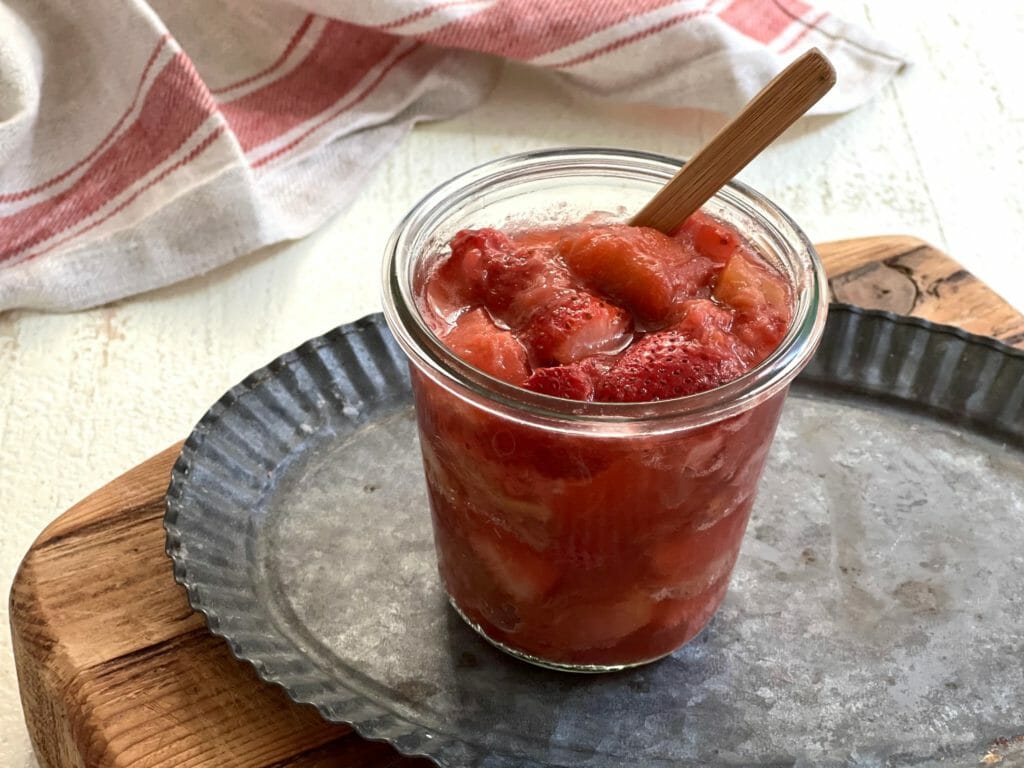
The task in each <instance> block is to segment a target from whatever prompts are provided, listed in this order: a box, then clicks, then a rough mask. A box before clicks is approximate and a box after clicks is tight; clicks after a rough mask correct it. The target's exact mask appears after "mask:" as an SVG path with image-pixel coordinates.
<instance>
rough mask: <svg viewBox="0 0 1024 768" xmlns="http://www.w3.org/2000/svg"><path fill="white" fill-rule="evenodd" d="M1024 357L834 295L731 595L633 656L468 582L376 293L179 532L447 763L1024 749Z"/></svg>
mask: <svg viewBox="0 0 1024 768" xmlns="http://www.w3.org/2000/svg"><path fill="white" fill-rule="evenodd" d="M907 360H912V361H914V365H913V366H909V365H908V364H907ZM1021 381H1024V356H1022V355H1021V354H1020V353H1016V352H1013V351H1011V350H1009V349H1008V348H1005V347H1002V346H1001V345H996V344H993V343H991V342H988V341H984V340H979V339H975V338H973V337H968V336H967V335H966V334H963V333H962V332H958V331H952V330H948V329H942V328H941V327H936V326H931V325H929V324H926V323H921V322H917V321H907V320H903V319H895V318H892V317H891V316H886V315H882V314H879V313H864V312H860V311H856V310H852V309H846V308H836V309H834V310H833V312H832V315H831V317H830V321H829V328H828V331H827V334H826V339H825V342H824V346H823V352H822V353H821V354H820V355H819V357H818V358H817V359H816V361H815V363H814V364H813V365H812V367H811V368H810V369H808V371H807V372H806V375H805V376H804V377H802V383H801V384H800V385H798V386H797V387H796V388H795V390H794V393H793V394H792V395H791V397H790V399H789V402H788V403H787V406H786V411H785V414H784V417H783V420H782V424H781V426H780V429H779V433H778V436H777V439H776V443H775V446H774V448H773V452H772V455H771V459H770V465H769V467H768V469H767V470H766V473H765V478H764V480H763V482H762V486H761V490H760V494H759V498H758V502H757V504H756V506H755V511H754V515H753V517H752V520H751V523H750V527H749V529H748V532H747V536H746V539H745V542H744V548H743V553H742V555H741V558H740V561H739V564H738V566H737V570H736V572H735V574H734V577H733V582H732V586H731V589H730V592H729V595H728V597H727V598H726V601H725V603H724V605H723V607H722V609H721V610H720V611H719V613H718V615H717V616H716V617H715V619H714V620H713V621H712V623H711V625H710V626H709V627H708V628H707V629H706V630H705V631H704V632H703V633H702V634H701V635H700V636H699V637H698V638H697V639H696V640H694V641H693V642H692V643H690V644H689V645H688V646H687V647H686V648H684V649H682V650H681V651H679V652H677V653H676V654H674V655H673V656H671V657H669V658H667V659H665V660H663V661H661V662H658V663H656V664H654V665H651V666H648V667H645V668H641V669H639V670H634V671H630V672H624V673H618V674H614V675H605V676H596V677H589V676H588V677H579V676H572V675H566V674H562V673H556V672H549V671H546V670H540V669H535V668H532V667H530V666H528V665H526V664H523V663H522V662H518V661H515V660H513V659H510V658H508V657H506V656H504V655H503V654H501V653H500V652H498V651H496V650H494V649H492V648H491V647H490V646H488V645H487V644H486V643H484V641H483V640H481V639H480V638H479V637H477V636H476V635H475V634H474V633H473V632H472V631H471V630H470V629H469V628H468V627H466V626H465V625H464V624H463V623H462V622H461V620H460V619H458V617H457V616H456V615H455V614H454V613H453V612H452V611H451V610H450V609H448V608H447V606H446V601H445V598H444V595H443V593H442V591H441V588H440V586H439V583H438V580H437V576H436V568H435V565H434V559H433V545H432V541H431V533H430V524H429V515H428V513H427V507H426V496H425V490H424V487H423V480H422V472H421V468H420V459H419V451H418V448H417V445H416V437H415V423H414V420H413V418H412V410H411V406H410V405H409V392H408V382H407V378H406V374H405V371H404V365H403V361H402V359H401V355H400V353H399V352H398V351H397V349H396V348H395V346H394V344H393V342H392V340H391V339H390V336H389V335H388V333H387V331H386V329H385V328H383V326H382V324H381V323H380V322H379V320H377V319H370V320H367V321H361V323H359V324H355V325H354V326H352V327H347V328H343V329H340V330H339V331H336V332H333V333H332V334H328V336H327V337H323V338H321V339H318V340H314V341H313V342H311V343H309V344H307V345H304V346H303V347H302V348H300V349H299V350H297V351H296V352H295V353H290V354H289V355H286V356H285V357H284V358H282V359H281V360H280V361H278V362H276V363H275V364H273V365H271V366H270V367H269V368H268V369H266V370H265V371H263V372H260V373H258V374H255V375H254V376H253V377H250V379H247V381H246V382H245V383H243V384H242V385H240V386H239V387H237V388H236V389H234V390H232V392H231V393H229V394H228V395H226V396H225V398H224V399H223V400H222V401H221V403H219V404H218V405H217V406H215V407H214V409H212V410H211V412H210V414H208V415H207V417H206V418H204V420H203V422H201V423H200V425H199V426H198V427H197V430H196V432H195V433H194V434H193V436H192V437H191V438H190V440H189V442H188V443H187V445H186V449H185V451H184V452H183V455H182V459H181V460H180V461H179V463H178V465H177V467H176V469H175V474H174V478H173V481H172V486H171V491H170V493H169V509H168V517H167V527H168V549H169V552H170V553H171V555H172V557H173V558H174V560H175V572H176V575H177V577H178V578H179V580H180V581H182V583H184V584H185V585H186V587H187V588H188V592H189V597H190V600H191V601H192V604H193V605H194V606H195V607H196V608H197V609H198V610H201V611H203V612H204V613H205V614H206V615H207V617H208V620H209V623H210V626H211V629H213V631H214V632H216V633H218V634H222V635H223V636H225V637H226V638H227V639H228V641H229V642H230V643H231V646H232V648H233V649H234V651H235V653H236V654H237V655H238V656H239V657H240V658H243V659H247V660H249V661H251V662H252V663H253V664H254V665H255V666H256V669H257V671H258V672H259V673H260V675H261V676H263V677H264V678H265V679H267V680H270V681H273V682H278V683H280V684H281V685H283V686H284V687H285V689H286V690H287V691H288V692H289V694H290V695H292V696H293V697H294V698H296V699H297V700H299V701H306V702H311V703H313V704H315V705H316V706H317V707H319V709H320V711H321V712H322V713H323V715H324V716H325V717H327V718H330V719H335V720H342V721H347V722H352V723H353V724H355V726H356V727H357V728H358V729H359V730H360V732H362V733H363V734H364V735H367V736H371V737H373V738H384V739H387V740H389V741H392V742H393V743H395V744H396V746H397V747H398V748H399V749H401V750H402V751H404V752H407V753H415V754H426V755H428V756H430V757H432V758H433V759H435V760H436V761H437V762H439V763H440V764H442V765H448V766H462V765H480V766H489V767H492V768H498V767H504V766H508V767H509V768H511V766H523V765H526V766H531V765H533V766H556V765H586V766H594V767H595V768H597V767H603V766H608V767H609V768H611V766H621V765H627V764H636V765H644V766H669V765H673V766H677V765H700V766H733V765H744V766H747V765H759V766H803V765H808V766H810V765H814V766H833V765H834V766H953V765H972V764H979V763H981V764H985V763H983V762H981V761H983V760H985V759H986V756H987V755H988V756H991V755H996V756H998V757H1000V759H1001V760H1004V761H1005V762H1002V765H1003V766H1008V765H1012V763H1011V762H1010V761H1012V760H1014V759H1015V758H1014V757H1013V756H1012V754H1010V753H1009V752H1006V755H1005V757H1003V756H1002V753H999V752H998V751H996V752H993V751H992V749H991V748H992V747H993V745H995V749H996V750H998V749H999V748H1000V747H999V746H998V744H999V742H998V740H999V739H1001V738H1002V739H1006V740H1007V742H1006V745H1010V746H1012V738H1013V737H1015V736H1017V735H1018V734H1021V733H1024V453H1022V450H1021V446H1022V444H1024V440H1022V435H1021V433H1022V430H1024V419H1022V417H1021V409H1022V407H1024V406H1022V403H1024V386H1021V384H1020V383H1021ZM883 401H884V402H883ZM993 435H995V436H996V438H995V439H993V437H992V436H993ZM1006 745H1004V747H1006V749H1007V750H1008V749H1009V747H1008V746H1006Z"/></svg>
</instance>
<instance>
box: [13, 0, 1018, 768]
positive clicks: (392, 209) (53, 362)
mask: <svg viewBox="0 0 1024 768" xmlns="http://www.w3.org/2000/svg"><path fill="white" fill-rule="evenodd" d="M821 4H822V5H823V6H826V7H828V8H830V9H834V10H835V11H836V12H837V13H839V14H840V15H843V16H845V17H846V18H848V19H850V20H851V21H857V22H860V23H862V24H864V25H865V26H867V27H870V28H873V29H874V30H875V31H876V32H877V33H878V34H880V35H882V36H884V37H885V38H887V39H888V40H889V41H891V42H893V43H896V44H897V45H899V46H901V47H903V49H904V50H906V51H907V53H908V54H909V56H910V59H911V61H912V62H913V64H912V66H911V67H910V68H909V69H907V70H906V71H905V72H904V73H903V74H902V75H900V76H899V77H898V78H897V79H896V80H895V81H894V82H893V83H892V84H890V85H889V86H887V87H886V89H885V90H884V91H883V92H882V93H881V94H880V95H879V96H878V98H876V99H875V100H874V101H873V102H871V103H869V104H867V105H865V106H863V107H861V108H860V109H858V110H857V111H855V112H853V113H851V114H848V115H844V116H840V117H837V118H821V119H814V120H807V121H803V122H802V123H800V124H798V126H797V127H795V128H794V129H793V130H791V131H790V132H789V133H788V134H787V135H786V136H785V137H784V138H783V139H782V140H780V142H779V143H777V144H776V145H775V146H773V147H772V148H770V149H769V150H768V151H767V152H766V153H765V154H764V155H763V156H762V157H761V158H759V159H758V160H757V161H756V162H755V163H754V164H753V165H751V166H750V167H749V168H748V169H747V170H746V171H745V172H744V173H743V174H742V176H741V178H742V179H743V180H745V181H747V182H748V183H750V184H752V185H753V186H754V187H756V188H757V189H759V190H761V191H763V192H765V193H766V194H768V195H769V197H771V198H773V199H774V200H776V201H777V202H778V203H780V204H781V205H782V206H783V208H785V209H786V210H788V211H789V212H790V213H791V214H792V215H793V216H794V218H796V219H797V221H798V222H800V223H801V225H802V226H803V227H804V228H805V229H806V231H807V232H808V234H809V235H810V236H811V238H812V239H814V240H817V241H823V240H830V239H839V238H845V237H855V236H859V235H873V234H885V233H901V234H912V235H916V236H918V237H921V238H924V239H926V240H929V241H931V242H932V243H934V244H935V245H937V246H939V247H942V248H944V249H945V250H946V251H947V252H949V253H950V254H951V255H953V256H954V257H955V258H957V259H958V260H960V261H961V262H962V263H963V264H964V265H965V266H966V267H967V268H968V269H969V270H971V271H972V272H974V273H975V274H976V275H978V276H979V277H980V278H981V279H982V280H985V281H986V282H988V283H989V284H991V285H992V286H994V287H995V288H996V289H997V290H998V291H1000V292H1001V293H1002V294H1003V295H1004V296H1005V297H1006V298H1007V299H1008V300H1009V301H1010V302H1011V303H1013V304H1014V305H1015V306H1017V307H1018V308H1021V309H1024V257H1022V255H1021V253H1020V250H1021V244H1022V243H1024V79H1022V78H1021V62H1022V60H1024V59H1022V55H1024V54H1022V50H1024V4H1022V3H1020V2H1018V1H1017V0H1014V1H1013V2H1005V3H992V4H977V3H965V2H962V0H959V1H958V0H935V1H934V2H932V3H919V2H917V1H916V0H829V1H828V2H825V3H821ZM722 122H723V118H722V117H720V116H716V115H713V114H707V113H697V112H688V113H680V114H675V115H671V116H668V115H664V114H657V113H655V112H654V111H652V110H637V109H636V108H629V109H620V108H616V107H611V106H606V105H601V106H598V105H593V104H579V103H576V102H574V101H573V99H572V97H571V96H570V95H568V94H567V93H565V92H564V91H563V90H561V89H560V88H559V87H557V86H555V85H553V84H552V82H551V81H549V80H547V79H545V78H543V77H541V76H539V75H536V74H533V73H531V72H527V71H525V70H523V69H511V70H509V71H508V72H507V73H506V75H505V77H504V78H503V80H502V82H501V84H500V85H499V87H498V89H497V91H496V92H495V93H494V94H493V95H492V96H491V98H490V99H489V100H488V101H487V102H486V103H485V104H484V105H483V106H481V107H480V108H478V109H476V110H475V111H473V112H471V113H469V114H466V115H463V116H462V117H460V118H458V119H456V120H451V121H448V122H443V123H437V124H432V125H427V126H421V127H420V128H419V129H417V130H416V131H415V132H414V133H413V134H412V135H411V136H410V137H409V138H408V139H406V141H405V142H404V143H403V144H402V146H401V147H400V148H399V149H398V151H397V152H395V153H394V154H393V155H392V156H391V157H390V158H389V159H388V160H387V162H385V163H384V165H383V166H382V167H381V168H380V169H379V171H378V172H377V173H376V175H375V177H374V178H373V179H372V181H371V183H370V184H369V185H368V187H367V189H366V191H365V193H364V194H363V196H362V197H361V198H360V200H359V201H358V203H357V204H356V205H355V206H354V207H353V208H351V209H350V210H349V211H348V212H347V213H345V214H344V215H341V216H339V217H338V218H337V219H336V220H334V221H333V222H331V223H330V224H328V225H327V226H325V227H324V228H323V229H322V230H321V231H319V232H317V233H315V234H314V235H312V236H310V237H308V238H306V239H304V240H302V241H299V242H295V243H291V244H288V245H284V246H279V247H274V248H270V249H266V250H265V251H263V252H261V253H259V254H255V255H253V256H251V257H249V258H246V259H243V260H241V261H240V262H238V263H236V264H235V265H233V266H230V267H228V268H226V269H223V270H220V271H219V272H217V273H215V274H213V275H210V276H207V277H203V278H199V279H195V280H192V281H190V282H188V283H185V284H182V285H179V286H175V287H172V288H169V289H166V290H161V291H158V292H155V293H151V294H147V295H145V296H143V297H139V298H135V299H132V300H129V301H124V302H119V303H117V304H116V305H113V306H109V307H105V308H101V309H97V310H93V311H90V312H82V313H78V314H73V315H40V314H35V313H20V312H15V313H10V314H8V315H5V316H0V593H2V594H3V595H4V596H6V595H7V594H8V592H9V590H10V585H11V580H12V578H13V576H14V572H15V569H16V568H17V565H18V562H19V561H20V559H21V557H22V555H23V554H24V552H25V551H26V550H27V548H28V547H29V545H30V544H31V543H32V540H33V539H34V538H35V536H36V535H37V534H38V532H39V531H40V529H41V528H42V527H43V526H44V525H45V524H46V523H48V522H49V521H50V520H51V519H53V518H54V517H56V516H57V515H59V514H60V513H61V512H63V511H64V510H65V509H67V508H68V507H69V506H70V505H71V504H73V503H74V502H75V501H77V500H78V499H80V498H81V497H83V496H84V495H86V494H87V493H89V492H90V491H92V490H94V489H96V488H98V487H100V486H101V485H103V484H104V483H106V482H108V481H109V480H112V479H113V478H115V477H116V476H117V475H119V474H121V473H122V472H124V471H126V470H128V469H129V468H131V467H132V466H134V465H135V464H137V463H139V462H140V461H143V460H144V459H146V458H148V457H149V456H151V455H152V454H154V453H156V452H158V451H159V450H161V449H163V448H166V447H167V446H168V445H170V444H171V443H172V442H173V441H175V440H178V439H181V438H182V437H184V436H185V435H186V434H187V433H188V431H189V429H190V428H191V426H192V424H193V423H194V422H195V421H196V420H197V419H198V418H199V417H200V416H201V415H202V413H203V411H204V410H205V409H206V408H207V407H208V406H209V405H210V404H211V403H212V402H213V401H214V400H215V399H216V398H217V397H219V396H220V394H221V393H222V392H223V391H224V390H225V389H227V388H228V387H230V386H231V385H233V384H235V383H236V382H237V381H238V380H239V379H241V378H242V377H243V376H245V375H246V374H247V373H249V372H250V371H251V370H252V369H254V368H256V367H259V366H260V365H262V364H264V363H266V362H268V361H269V360H270V359H272V358H273V357H275V356H276V355H278V354H279V353H281V352H284V351H285V350H288V349H290V348H292V347H294V346H296V345H297V344H299V343H300V342H302V341H304V340H305V339H307V338H309V337H311V336H315V335H317V334H319V333H322V332H323V331H326V330H327V329H329V328H331V327H333V326H335V325H337V324H339V323H343V322H348V321H350V320H354V319H356V318H358V317H360V316H362V315H364V314H367V313H369V312H373V311H376V310H378V309H379V301H378V298H377V297H378V289H377V283H378V267H379V259H380V254H381V251H382V248H383V244H384V240H385V238H386V237H387V235H388V233H389V232H390V229H391V228H392V226H393V225H394V224H395V222H396V221H397V220H398V218H399V217H400V216H401V215H402V214H403V213H404V212H405V211H406V210H407V209H408V208H409V207H410V206H411V205H412V204H413V203H414V202H415V201H416V199H418V197H419V196H421V195H422V194H423V193H425V192H426V191H427V190H429V189H430V188H431V187H432V186H434V185H435V184H436V183H438V182H440V181H442V180H444V179H446V178H448V177H449V176H451V175H453V174H455V173H456V172H459V171H461V170H464V169H465V168H466V167H468V166H470V165H473V164H477V163H480V162H483V161H486V160H489V159H492V158H494V157H497V156H499V155H503V154H508V153H512V152H517V151H521V150H524V149H530V148H538V147H550V146H560V145H570V144H576V145H581V144H595V145H606V146H628V147H635V148H639V149H647V150H652V151H658V152H664V153H667V154H672V155H677V156H685V155H688V154H690V153H691V152H692V151H693V150H694V149H695V148H696V147H697V146H698V145H699V144H700V143H701V142H702V141H704V140H706V139H707V138H708V137H709V136H710V135H711V134H712V133H713V132H714V131H715V130H716V129H717V128H718V127H720V126H721V124H722ZM0 623H2V624H4V625H6V624H7V601H6V599H4V600H3V601H0ZM34 765H36V763H35V760H34V758H33V757H32V754H31V748H30V746H29V742H28V735H27V733H26V731H25V726H24V723H23V720H22V717H21V709H20V703H19V700H18V690H17V682H16V679H15V675H14V664H13V660H12V657H11V650H10V638H9V633H8V632H7V631H6V630H0V766H5V767H6V766H12V767H13V768H22V767H23V766H34Z"/></svg>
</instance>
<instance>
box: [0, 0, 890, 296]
mask: <svg viewBox="0 0 1024 768" xmlns="http://www.w3.org/2000/svg"><path fill="white" fill-rule="evenodd" d="M811 46H817V47H819V48H821V49H822V50H823V51H824V52H825V53H826V54H827V55H828V56H829V57H830V58H831V59H832V61H833V63H834V64H835V65H836V69H837V71H838V73H839V81H838V85H837V86H836V88H834V89H833V91H832V92H831V93H830V94H829V95H828V96H827V97H826V98H825V100H823V101H822V102H821V103H820V104H819V105H818V107H817V108H816V109H817V111H818V112H823V113H824V112H842V111H845V110H849V109H851V108H853V107H855V106H857V105H858V104H860V103H861V102H863V101H864V100H866V99H867V98H869V97H870V96H871V94H872V93H873V92H875V91H877V90H878V88H879V87H880V86H881V85H882V84H883V83H884V82H885V81H886V80H887V79H888V78H889V77H890V76H891V75H892V74H893V73H894V72H896V71H897V70H898V69H899V68H900V67H901V66H902V63H903V61H902V59H901V57H900V55H899V54H898V53H897V52H896V51H894V50H893V49H892V48H890V47H889V46H887V45H886V44H884V43H883V42H881V41H879V40H875V39H873V38H872V37H871V36H870V35H868V34H866V33H865V32H863V31H861V30H859V29H858V28H857V27H854V26H851V25H849V24H847V23H844V22H842V21H840V20H839V19H837V18H835V17H834V16H832V15H831V14H829V13H826V12H824V11H822V10H820V9H817V8H815V7H812V6H811V5H808V4H806V3H804V2H802V0H711V1H710V2H709V1H708V0H684V1H682V2H679V1H675V2H674V1H673V0H564V1H562V2H557V1H556V0H372V1H371V0H148V2H144V0H97V2H89V3H82V2H80V1H79V0H0V311H3V310H5V309H11V308H16V307H27V308H36V309H44V310H73V309H80V308H85V307H90V306H95V305H97V304H102V303H105V302H108V301H112V300H114V299H118V298H121V297H124V296H128V295H131V294H133V293H138V292H140V291H144V290H148V289H151V288H156V287H158V286H162V285H166V284H169V283H172V282H175V281H178V280H182V279H184V278H187V277H190V276H192V275H196V274H201V273H203V272H206V271H208V270H210V269H213V268H214V267H217V266H219V265H221V264H224V263H226V262H228V261H230V260H232V259H235V258H237V257H239V256H241V255H243V254H245V253H248V252H251V251H253V250H255V249H257V248H259V247H260V246H263V245H266V244H269V243H273V242H277V241H281V240H286V239H289V238H297V237H301V236H303V235H305V234H307V233H309V232H310V231H312V230H313V229H314V228H316V227H317V226H318V225H319V224H321V223H323V222H324V221H325V220H327V219H328V218H329V217H330V216H332V215H334V214H336V213H337V212H338V211H339V210H341V209H343V208H344V207H345V206H347V205H348V204H349V203H350V202H351V200H352V199H353V197H354V196H355V195H357V194H358V192H359V189H360V188H361V186H362V185H363V184H364V183H365V179H366V176H367V174H368V172H369V171H370V170H371V169H372V168H373V167H374V166H375V165H376V164H377V163H379V162H380V160H381V159H382V158H383V157H384V156H385V155H386V154H387V153H388V152H389V151H390V150H391V149H392V148H394V146H395V145H396V143H397V142H399V141H400V140H401V139H402V137H403V136H404V135H405V133H406V132H407V131H408V130H409V129H410V128H411V127H412V125H413V124H415V123H416V122H417V121H420V120H428V119H439V118H444V117H449V116H451V115H454V114H457V113H459V112H461V111H464V110H467V109H469V108H471V107H473V106H474V105H476V104H478V103H479V102H480V101H481V100H482V99H484V98H485V97H486V95H487V94H488V92H489V91H490V89H491V88H492V87H493V85H494V84H495V82H496V80H497V77H498V75H499V73H500V68H501V66H502V63H503V61H504V60H509V59H511V60H516V61H520V62H525V63H526V64H529V65H533V66H536V67H539V68H542V69H544V70H547V71H548V72H550V73H552V76H553V77H557V78H560V79H562V80H563V81H564V82H565V83H566V84H567V85H568V86H569V87H571V88H576V89H580V90H581V91H583V92H586V93H588V94H590V95H593V96H598V97H607V98H610V99H618V100H622V101H642V102H656V103H658V104H661V105H664V106H669V107H700V108H705V109H715V110H720V111H725V112H732V111H735V110H736V109H738V108H739V107H740V106H741V105H742V104H743V103H744V102H745V101H746V100H747V99H749V98H750V96H752V95H753V94H754V93H755V92H756V91H757V90H758V89H759V88H760V87H761V86H763V85H764V84H765V83H766V82H767V81H768V80H769V79H770V78H771V77H772V76H773V75H774V74H776V73H777V72H778V71H779V70H780V69H781V68H782V67H783V66H784V65H785V64H786V63H788V62H789V61H790V60H791V59H793V58H795V57H796V56H798V55H799V54H800V53H802V52H803V51H804V50H806V49H807V48H809V47H811ZM523 106H524V109H526V108H528V105H525V104H524V105H523Z"/></svg>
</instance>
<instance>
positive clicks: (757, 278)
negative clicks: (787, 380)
mask: <svg viewBox="0 0 1024 768" xmlns="http://www.w3.org/2000/svg"><path fill="white" fill-rule="evenodd" d="M715 298H717V299H718V300H719V301H722V302H724V303H726V304H728V305H729V306H731V307H732V308H733V309H734V310H735V311H736V322H735V324H734V326H733V333H734V335H735V336H736V337H737V339H739V340H740V341H741V342H742V343H744V344H745V345H746V346H747V347H748V349H749V353H748V354H747V359H748V361H749V362H750V363H757V362H760V361H761V360H763V359H764V358H765V357H767V356H768V354H769V353H770V352H771V351H772V350H773V349H775V347H777V346H778V344H779V342H780V341H781V340H782V337H783V336H785V334H786V329H787V328H788V327H789V319H790V317H791V309H790V292H789V286H788V285H787V284H786V281H785V280H784V279H783V277H782V276H781V275H779V274H778V273H776V272H773V271H772V270H771V269H769V268H768V267H767V266H765V265H763V264H759V263H757V262H755V261H754V260H753V259H752V258H751V257H750V256H747V255H746V254H744V253H743V252H742V251H737V252H736V253H735V254H734V255H733V256H732V258H730V259H729V261H728V263H726V265H725V269H723V270H722V273H721V275H719V277H718V282H717V283H716V285H715Z"/></svg>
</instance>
